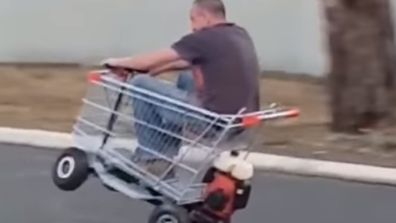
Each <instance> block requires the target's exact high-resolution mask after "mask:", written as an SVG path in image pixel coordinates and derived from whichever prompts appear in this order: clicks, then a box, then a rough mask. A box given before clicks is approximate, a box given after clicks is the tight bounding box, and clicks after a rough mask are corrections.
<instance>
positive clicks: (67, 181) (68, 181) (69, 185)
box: [52, 148, 90, 191]
mask: <svg viewBox="0 0 396 223" xmlns="http://www.w3.org/2000/svg"><path fill="white" fill-rule="evenodd" d="M89 172H90V170H89V164H88V158H87V154H86V153H85V152H83V151H82V150H79V149H76V148H70V149H67V150H66V151H65V152H63V153H62V155H61V156H60V157H59V158H58V159H57V160H56V162H55V165H54V167H53V169H52V181H53V182H54V184H55V185H56V186H57V187H58V188H59V189H61V190H64V191H74V190H76V189H77V188H79V187H80V186H81V185H82V184H83V183H84V182H85V181H86V180H87V178H88V175H89Z"/></svg>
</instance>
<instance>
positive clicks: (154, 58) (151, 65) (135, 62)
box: [103, 48, 188, 71]
mask: <svg viewBox="0 0 396 223" xmlns="http://www.w3.org/2000/svg"><path fill="white" fill-rule="evenodd" d="M180 61H183V60H182V59H181V58H180V56H179V54H178V53H177V52H176V51H175V50H173V49H172V48H169V49H164V50H159V51H155V52H152V53H148V54H143V55H140V56H136V57H126V58H111V59H107V60H105V61H104V62H103V64H109V65H111V66H119V67H126V68H132V69H138V70H148V71H149V70H153V69H155V68H158V67H160V66H161V65H163V64H171V63H175V62H178V63H180V64H181V62H180ZM185 63H188V62H186V61H185Z"/></svg>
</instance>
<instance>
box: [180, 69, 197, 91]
mask: <svg viewBox="0 0 396 223" xmlns="http://www.w3.org/2000/svg"><path fill="white" fill-rule="evenodd" d="M176 86H177V88H178V89H181V90H184V91H187V92H189V93H190V94H196V87H195V82H194V77H193V74H192V72H191V70H186V71H183V72H181V73H180V74H179V77H178V79H177V83H176Z"/></svg>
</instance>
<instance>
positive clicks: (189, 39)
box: [172, 32, 205, 64]
mask: <svg viewBox="0 0 396 223" xmlns="http://www.w3.org/2000/svg"><path fill="white" fill-rule="evenodd" d="M204 45H205V36H204V35H203V34H202V32H196V33H191V34H189V35H186V36H184V37H182V38H181V39H180V40H179V41H177V42H176V43H174V44H173V45H172V48H173V49H174V50H175V51H176V52H177V53H178V54H179V56H180V57H181V58H182V59H183V60H186V61H188V62H190V63H191V64H197V63H199V62H200V61H201V60H202V59H203V57H204V55H203V53H204V52H203V50H202V49H203V48H204V47H205V46H204Z"/></svg>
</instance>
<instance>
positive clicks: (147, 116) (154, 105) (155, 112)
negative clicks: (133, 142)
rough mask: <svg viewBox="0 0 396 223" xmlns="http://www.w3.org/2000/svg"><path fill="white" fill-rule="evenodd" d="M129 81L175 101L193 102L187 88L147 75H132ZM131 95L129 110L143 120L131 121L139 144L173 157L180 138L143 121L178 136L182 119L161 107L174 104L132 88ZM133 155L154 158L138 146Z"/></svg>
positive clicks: (139, 157)
mask: <svg viewBox="0 0 396 223" xmlns="http://www.w3.org/2000/svg"><path fill="white" fill-rule="evenodd" d="M186 77H187V76H186ZM186 79H187V78H186ZM181 83H184V84H188V82H187V81H184V82H183V81H181ZM131 84H132V85H133V86H135V87H137V88H140V89H144V90H148V91H149V92H153V93H157V94H160V95H162V96H165V97H167V98H172V99H176V100H178V101H182V102H186V103H190V102H192V101H194V100H192V98H191V97H190V94H189V93H188V92H187V91H185V90H181V89H178V88H177V87H176V86H174V85H172V84H169V83H167V82H165V81H162V80H159V79H156V78H153V77H150V76H148V75H137V76H135V77H134V78H133V79H132V80H131ZM133 94H134V97H133V110H134V116H135V119H137V120H139V121H141V122H145V123H146V124H141V123H137V122H136V123H135V129H136V136H137V138H138V142H139V145H140V147H143V148H146V149H150V150H153V151H156V152H159V153H161V154H163V155H166V156H168V157H170V158H171V157H173V156H176V155H177V154H178V152H179V148H180V146H181V140H180V139H178V138H176V137H172V136H171V135H169V134H167V133H162V132H160V131H158V130H156V129H153V128H152V127H148V126H147V124H149V125H152V126H155V127H158V128H160V129H163V130H167V131H169V132H171V133H173V134H175V135H180V134H181V132H182V126H183V119H182V118H180V114H178V113H176V112H174V111H171V110H169V109H167V108H164V106H171V107H175V105H172V104H171V103H169V102H166V101H163V100H161V99H158V98H155V97H150V96H149V95H146V94H142V93H140V92H138V91H136V90H135V91H133ZM147 100H150V101H147ZM178 109H180V108H178ZM136 158H138V159H154V158H155V157H153V156H152V155H151V154H149V153H147V152H144V150H142V149H141V148H138V149H137V151H136Z"/></svg>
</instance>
